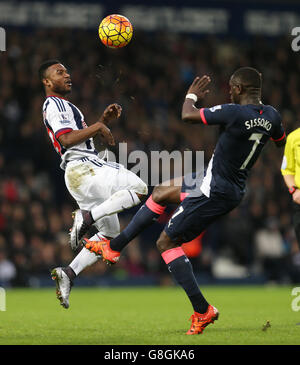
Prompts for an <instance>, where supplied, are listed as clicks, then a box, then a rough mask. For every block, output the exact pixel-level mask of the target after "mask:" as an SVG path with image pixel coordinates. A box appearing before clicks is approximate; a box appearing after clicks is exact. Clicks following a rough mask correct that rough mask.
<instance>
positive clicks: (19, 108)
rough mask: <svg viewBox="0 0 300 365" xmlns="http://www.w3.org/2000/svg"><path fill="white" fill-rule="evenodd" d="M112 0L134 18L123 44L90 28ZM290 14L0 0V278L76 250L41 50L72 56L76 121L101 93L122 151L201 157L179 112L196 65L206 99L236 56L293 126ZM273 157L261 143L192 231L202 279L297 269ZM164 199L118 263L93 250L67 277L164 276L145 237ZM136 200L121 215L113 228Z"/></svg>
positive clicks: (295, 9) (288, 276)
mask: <svg viewBox="0 0 300 365" xmlns="http://www.w3.org/2000/svg"><path fill="white" fill-rule="evenodd" d="M237 4H238V5H239V6H237ZM111 13H121V14H123V15H125V16H127V17H128V18H129V19H130V20H131V21H132V24H133V27H134V37H133V40H132V42H131V44H130V45H129V46H128V47H126V48H125V49H122V50H109V49H106V48H105V47H104V46H103V45H102V44H101V43H100V40H99V39H98V35H97V27H98V24H99V23H100V21H101V19H102V18H103V17H104V16H106V15H108V14H111ZM299 14H300V6H299V5H298V4H297V3H296V2H292V3H290V4H289V3H288V2H280V1H277V2H271V1H265V2H259V4H255V3H254V2H243V3H242V4H240V3H239V2H236V1H206V2H205V1H203V2H201V5H199V4H197V2H193V1H185V2H184V6H183V5H182V3H181V2H179V1H169V2H167V1H165V2H159V1H152V2H151V6H149V5H146V4H142V3H141V2H138V1H128V4H126V2H125V3H124V2H122V3H121V2H120V3H119V4H118V2H114V6H113V7H112V5H111V4H110V3H109V2H108V1H102V2H101V4H99V3H98V2H92V1H90V2H87V3H84V4H83V3H81V2H76V1H75V0H73V1H70V2H66V1H65V2H63V3H62V2H59V3H56V2H42V1H32V2H26V1H24V2H23V1H22V2H9V1H7V2H6V1H2V2H0V24H1V26H3V27H4V28H5V30H6V35H7V40H6V42H7V44H6V45H7V50H6V52H1V55H0V63H1V69H0V83H1V88H0V93H1V97H0V285H1V286H32V287H37V286H44V285H53V283H52V282H51V280H50V276H49V270H50V269H51V268H53V267H55V266H58V265H66V264H68V263H69V262H70V261H71V260H72V257H73V256H74V253H73V252H72V251H71V249H70V247H69V245H68V235H67V233H68V230H69V228H70V226H71V225H72V219H71V212H72V210H74V208H75V207H76V205H75V203H74V201H73V200H72V199H71V197H70V196H69V195H68V192H67V190H66V188H65V185H64V180H63V171H61V170H60V169H59V157H58V155H57V154H56V152H55V151H54V149H53V148H52V145H51V144H50V140H49V138H48V136H47V135H46V131H45V128H44V126H43V123H42V115H41V106H42V103H43V100H44V95H43V92H42V90H41V87H40V83H39V80H38V77H37V69H38V66H39V64H40V63H41V62H42V61H43V60H45V59H49V58H57V59H59V60H61V61H62V63H63V64H64V65H66V66H67V67H68V68H69V69H70V71H71V76H72V81H73V92H72V94H71V97H70V100H71V101H72V102H73V103H74V104H75V105H77V106H78V107H79V108H80V109H81V110H82V111H83V113H84V114H85V117H86V122H87V123H88V124H89V123H92V122H93V121H95V120H96V119H97V118H98V116H100V114H101V113H102V111H103V110H104V108H105V106H106V105H108V104H109V103H111V102H118V103H119V104H121V105H122V106H123V116H122V118H121V120H120V121H119V122H118V123H114V124H113V126H112V131H113V134H114V136H115V139H116V141H117V142H127V143H128V146H129V147H128V153H130V151H132V150H136V149H139V150H144V151H146V152H147V153H150V151H151V150H158V151H160V150H167V151H170V152H171V151H173V150H180V151H184V150H186V149H189V150H203V151H205V159H206V162H207V160H208V159H209V158H210V156H211V153H212V151H213V148H214V145H215V143H216V140H217V137H218V129H217V128H215V127H210V128H206V127H205V126H189V125H185V124H183V123H182V122H181V121H180V110H181V105H182V101H183V98H184V96H185V93H186V90H187V88H188V86H189V84H190V82H191V81H192V80H193V78H194V76H195V75H201V74H204V73H206V74H209V75H210V76H211V78H212V85H211V88H210V89H211V92H210V94H209V96H208V97H207V99H206V100H205V106H212V105H216V104H220V103H226V102H228V101H229V99H228V96H229V95H228V79H229V77H230V75H231V74H232V72H233V71H234V70H235V69H236V68H238V67H240V66H245V65H251V66H253V67H256V68H258V69H259V70H260V71H261V72H262V73H263V78H264V84H263V102H264V103H265V104H271V105H273V106H275V107H276V108H277V109H278V110H279V111H280V112H281V114H282V117H283V121H284V126H285V129H286V132H287V133H289V132H291V131H292V130H293V129H295V128H297V127H298V123H299V118H300V83H299V76H298V75H299V71H300V62H299V54H300V53H299V52H298V53H297V52H294V51H293V50H292V48H291V41H292V37H291V29H292V28H293V27H294V26H297V25H298V26H300V16H299ZM281 159H282V150H277V149H276V148H275V147H274V146H273V145H272V144H271V143H270V144H269V145H268V146H267V147H266V148H265V150H264V151H263V154H262V156H261V158H260V159H259V161H258V162H257V163H256V165H255V167H254V168H253V171H252V173H251V176H250V178H249V180H248V185H247V194H246V196H245V199H244V201H243V203H242V204H241V206H240V207H239V208H237V209H235V210H234V211H233V212H232V213H231V214H229V215H228V216H227V217H225V218H224V219H222V220H220V221H218V222H217V223H215V224H214V225H213V226H211V227H210V228H209V229H208V231H207V232H206V233H205V234H204V236H203V237H202V240H201V242H200V244H201V245H200V246H197V247H198V251H197V247H196V256H195V257H193V258H191V260H192V262H193V265H194V268H195V271H196V273H197V276H198V278H199V281H200V282H201V283H227V282H238V283H264V282H268V281H275V282H279V283H290V282H293V283H294V282H299V279H300V254H299V251H298V245H297V242H296V240H295V235H294V232H293V227H292V221H291V198H290V196H289V194H288V193H287V190H286V188H285V186H284V183H283V179H282V177H281V174H280V165H281ZM129 167H130V166H129ZM150 190H151V189H150ZM171 211H172V209H170V210H168V213H167V214H166V215H165V216H163V217H162V219H161V220H160V222H159V223H157V224H156V225H155V226H153V227H152V228H151V229H148V230H147V231H145V232H144V233H143V234H141V235H140V236H139V237H138V238H137V239H136V240H134V241H133V242H132V243H131V244H130V245H129V246H128V247H127V249H126V251H125V252H124V255H123V258H122V259H121V261H120V263H119V264H118V265H116V266H115V267H112V268H109V267H107V266H106V265H104V264H102V263H101V262H99V263H97V264H96V265H94V266H93V267H91V268H89V269H87V270H86V271H85V272H83V273H82V274H81V277H80V278H79V279H78V285H103V286H112V285H136V284H142V285H147V284H150V285H152V284H157V285H171V284H172V281H171V279H170V276H169V273H168V272H167V270H166V268H165V265H164V264H163V262H162V260H161V258H160V256H159V254H158V252H157V250H156V248H155V241H156V239H157V237H158V235H159V233H160V231H161V230H162V228H163V226H164V223H165V222H166V221H167V219H168V214H170V212H171ZM134 212H135V209H132V210H130V211H127V212H124V213H122V214H120V219H121V225H122V227H125V226H126V224H127V223H128V222H129V220H130V218H131V217H132V215H133V214H134ZM198 243H199V242H198ZM200 251H201V252H200Z"/></svg>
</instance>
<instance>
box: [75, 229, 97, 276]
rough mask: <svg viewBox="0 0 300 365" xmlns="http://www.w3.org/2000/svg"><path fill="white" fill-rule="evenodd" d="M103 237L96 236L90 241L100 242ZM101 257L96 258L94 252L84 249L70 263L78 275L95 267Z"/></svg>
mask: <svg viewBox="0 0 300 365" xmlns="http://www.w3.org/2000/svg"><path fill="white" fill-rule="evenodd" d="M101 237H102V236H99V235H98V234H95V235H94V236H93V237H91V238H90V241H99V239H101ZM98 259H99V256H96V255H95V254H94V253H93V252H91V251H89V250H88V249H87V248H85V247H83V249H82V250H81V251H80V252H79V254H78V255H77V256H76V257H75V259H74V260H73V261H72V262H71V263H70V265H69V266H70V267H71V268H72V270H73V271H74V272H75V274H76V275H78V274H79V273H81V271H82V270H84V269H85V268H86V267H88V266H90V265H93V264H94V263H95V262H97V261H98Z"/></svg>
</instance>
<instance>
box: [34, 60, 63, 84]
mask: <svg viewBox="0 0 300 365" xmlns="http://www.w3.org/2000/svg"><path fill="white" fill-rule="evenodd" d="M57 63H61V62H60V61H59V60H47V61H45V62H43V63H42V64H41V65H40V67H39V78H40V81H43V78H45V72H46V70H47V69H48V68H49V67H50V66H52V65H56V64H57Z"/></svg>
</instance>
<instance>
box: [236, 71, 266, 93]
mask: <svg viewBox="0 0 300 365" xmlns="http://www.w3.org/2000/svg"><path fill="white" fill-rule="evenodd" d="M232 77H233V78H234V79H239V81H240V82H241V84H242V85H243V86H244V87H245V88H249V89H252V90H253V89H257V90H258V89H261V87H262V77H261V73H260V72H258V71H257V70H256V69H255V68H253V67H241V68H239V69H238V70H236V71H235V72H234V73H233V75H232Z"/></svg>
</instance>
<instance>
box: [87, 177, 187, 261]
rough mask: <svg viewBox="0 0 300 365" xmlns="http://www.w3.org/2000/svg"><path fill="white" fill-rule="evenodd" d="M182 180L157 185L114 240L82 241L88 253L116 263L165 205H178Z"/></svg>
mask: <svg viewBox="0 0 300 365" xmlns="http://www.w3.org/2000/svg"><path fill="white" fill-rule="evenodd" d="M182 180H183V178H182V177H180V178H176V179H173V180H170V181H169V182H165V183H164V184H163V185H158V186H156V187H155V188H154V190H153V192H152V195H151V196H150V197H149V198H148V200H147V201H146V203H145V204H143V205H142V206H141V208H140V209H139V210H138V212H137V213H136V214H135V215H134V217H133V218H132V220H131V221H130V223H129V224H128V226H127V227H126V228H125V229H124V230H123V231H122V232H121V233H120V234H119V235H118V236H117V237H116V238H114V239H112V240H110V241H109V240H103V241H98V242H97V241H92V242H90V241H89V240H87V239H84V245H85V247H86V248H88V249H89V250H90V251H92V252H95V253H96V254H99V255H101V256H102V259H103V260H104V261H106V262H107V263H116V262H117V261H118V260H119V257H120V252H121V251H122V250H123V249H124V247H125V246H126V245H127V244H128V243H129V242H130V241H132V240H133V239H134V238H135V237H136V236H137V235H138V234H139V233H141V232H142V231H143V230H144V229H146V228H147V227H149V226H150V225H151V224H153V223H154V222H155V221H157V219H158V218H159V216H160V215H161V214H163V213H164V211H165V209H166V205H167V204H180V202H181V200H183V198H184V197H185V193H182Z"/></svg>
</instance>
